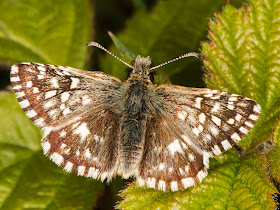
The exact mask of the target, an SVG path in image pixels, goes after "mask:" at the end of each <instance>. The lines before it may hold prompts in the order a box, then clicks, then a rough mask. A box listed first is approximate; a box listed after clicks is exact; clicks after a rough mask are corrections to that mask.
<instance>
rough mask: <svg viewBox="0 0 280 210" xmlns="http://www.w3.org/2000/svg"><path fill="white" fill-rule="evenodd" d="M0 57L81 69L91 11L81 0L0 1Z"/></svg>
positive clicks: (86, 3) (9, 60)
mask: <svg viewBox="0 0 280 210" xmlns="http://www.w3.org/2000/svg"><path fill="white" fill-rule="evenodd" d="M0 14H1V18H0V46H1V51H0V60H1V61H2V62H5V63H8V64H12V63H18V62H22V61H26V62H27V61H28V62H40V63H51V64H56V65H68V66H72V67H76V68H82V67H84V65H85V57H86V54H87V49H86V47H85V45H86V43H87V42H88V41H89V39H90V38H89V36H90V27H91V23H90V18H91V10H90V6H89V4H88V2H87V1H83V0H78V1H77V0H69V1H56V0H49V1H48V0H43V1H36V0H25V1H14V0H1V1H0Z"/></svg>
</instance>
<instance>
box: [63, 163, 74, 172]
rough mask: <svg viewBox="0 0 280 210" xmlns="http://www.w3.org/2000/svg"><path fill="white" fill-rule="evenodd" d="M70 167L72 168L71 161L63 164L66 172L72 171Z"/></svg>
mask: <svg viewBox="0 0 280 210" xmlns="http://www.w3.org/2000/svg"><path fill="white" fill-rule="evenodd" d="M72 168H73V163H71V162H69V161H68V162H67V163H66V165H65V166H64V170H65V171H67V172H71V171H72Z"/></svg>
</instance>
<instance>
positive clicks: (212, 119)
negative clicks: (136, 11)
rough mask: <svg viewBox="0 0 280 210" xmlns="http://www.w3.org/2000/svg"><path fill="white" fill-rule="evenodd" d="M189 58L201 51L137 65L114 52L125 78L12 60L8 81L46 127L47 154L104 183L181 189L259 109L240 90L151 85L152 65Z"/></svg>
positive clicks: (202, 171) (246, 128) (245, 127)
mask: <svg viewBox="0 0 280 210" xmlns="http://www.w3.org/2000/svg"><path fill="white" fill-rule="evenodd" d="M88 46H95V47H99V48H101V49H103V50H104V51H106V52H108V53H110V52H109V51H108V50H106V49H105V48H103V47H102V46H101V45H99V44H97V43H95V42H90V43H88ZM110 54H111V55H113V54H112V53H110ZM113 56H114V57H116V56H115V55H113ZM189 56H196V57H199V55H198V54H196V53H189V54H185V55H183V56H181V57H178V58H176V59H173V60H171V61H168V62H165V63H163V64H161V65H159V66H156V67H151V59H150V58H149V57H146V58H145V57H141V56H137V57H136V58H135V60H134V63H133V65H129V64H127V63H125V62H124V61H122V60H121V59H119V58H118V57H116V58H117V59H119V60H120V61H121V62H123V63H124V64H125V65H127V66H129V67H130V72H129V75H128V79H127V80H126V81H125V82H122V81H120V80H119V79H117V78H115V77H113V76H110V75H108V74H105V73H103V72H99V71H84V70H79V69H75V68H71V67H67V66H55V65H49V64H38V63H20V64H15V65H13V66H12V68H11V74H10V75H11V77H10V80H11V82H12V84H13V90H14V92H15V94H16V95H17V100H18V102H19V105H20V106H21V108H22V109H23V111H24V112H25V113H26V115H27V116H28V117H29V118H30V119H31V120H32V121H33V122H34V123H35V124H36V125H37V126H39V127H40V128H41V129H42V130H43V131H44V136H43V138H42V147H43V152H44V154H45V155H46V156H48V157H49V158H50V159H51V160H52V161H53V162H55V163H56V164H57V165H58V166H60V167H62V168H63V169H64V170H65V171H67V172H72V173H77V174H78V175H80V176H86V177H92V178H94V179H100V180H101V181H104V180H105V179H106V180H107V181H110V180H111V179H112V178H113V177H114V176H116V175H120V176H121V177H123V178H125V179H127V178H129V177H135V178H136V181H137V184H138V185H139V186H140V187H148V188H155V189H158V190H163V191H170V190H171V191H177V190H182V189H185V188H188V187H191V186H195V185H196V184H198V183H200V182H201V181H202V180H203V178H205V177H206V176H207V169H208V168H209V158H210V157H215V156H217V155H219V154H221V153H222V152H224V151H226V150H227V149H229V148H231V147H232V146H233V145H235V144H236V143H237V142H238V141H240V140H241V139H242V138H243V137H244V136H245V135H246V134H247V133H248V132H249V131H250V129H252V127H253V126H254V124H255V123H256V121H257V119H258V117H259V115H260V111H261V108H260V105H258V104H257V103H256V102H255V101H253V100H251V99H249V98H246V97H243V96H239V95H236V94H230V93H226V92H221V91H218V90H211V89H207V88H189V87H183V86H177V85H170V84H163V85H155V84H153V83H152V81H153V74H154V69H156V68H158V67H161V66H162V65H165V64H167V63H170V62H173V61H175V60H178V59H181V58H184V57H189Z"/></svg>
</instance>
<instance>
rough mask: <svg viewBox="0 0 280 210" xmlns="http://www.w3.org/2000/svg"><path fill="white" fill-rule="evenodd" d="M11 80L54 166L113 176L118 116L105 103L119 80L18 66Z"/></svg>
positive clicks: (41, 66) (38, 66)
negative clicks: (42, 135)
mask: <svg viewBox="0 0 280 210" xmlns="http://www.w3.org/2000/svg"><path fill="white" fill-rule="evenodd" d="M11 82H12V84H13V89H14V91H15V93H16V95H17V99H18V101H19V104H20V106H21V108H22V109H23V111H25V112H26V114H27V116H28V117H29V118H30V119H31V120H32V121H33V122H34V123H35V124H37V125H38V126H39V127H41V128H42V129H43V130H44V137H43V139H42V146H43V150H44V153H45V154H46V155H47V156H48V157H50V158H51V159H52V160H53V161H54V162H55V163H56V164H57V165H59V166H60V167H63V168H64V169H65V170H66V171H69V172H74V171H78V174H79V175H85V176H92V177H94V178H99V177H101V178H102V179H105V178H106V177H108V178H110V177H111V176H112V175H113V174H114V173H115V172H114V170H115V169H114V165H116V164H115V163H116V161H117V154H118V151H117V150H118V147H117V146H116V145H118V142H119V134H118V132H117V131H118V130H119V125H118V122H119V120H120V116H119V115H118V114H116V113H115V112H114V111H112V110H111V109H110V105H108V107H105V106H104V104H109V103H106V102H107V101H106V100H108V96H109V95H110V93H111V92H112V90H114V89H118V88H119V87H120V86H121V82H120V80H118V79H117V78H115V77H112V76H109V75H107V74H104V73H102V72H89V71H83V70H78V69H74V68H70V67H63V66H53V65H44V64H36V63H22V64H16V65H14V66H13V67H12V70H11ZM85 110H86V111H85Z"/></svg>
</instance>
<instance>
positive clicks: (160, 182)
mask: <svg viewBox="0 0 280 210" xmlns="http://www.w3.org/2000/svg"><path fill="white" fill-rule="evenodd" d="M158 189H159V190H163V191H165V181H163V180H159V182H158Z"/></svg>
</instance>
